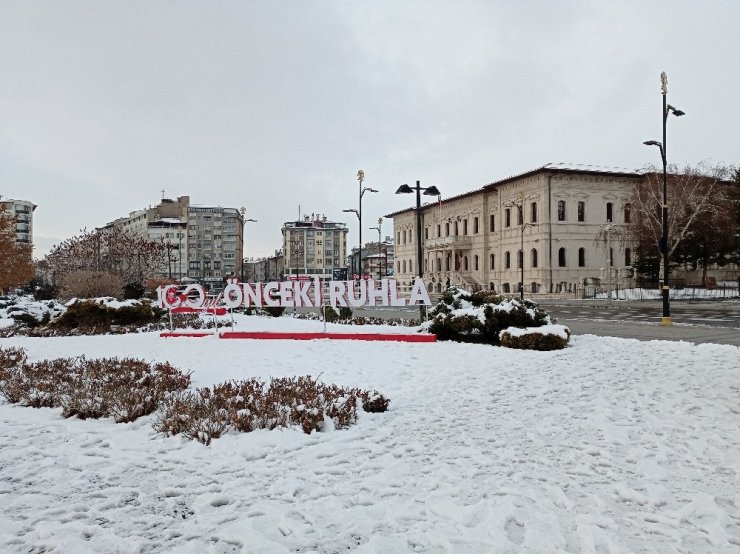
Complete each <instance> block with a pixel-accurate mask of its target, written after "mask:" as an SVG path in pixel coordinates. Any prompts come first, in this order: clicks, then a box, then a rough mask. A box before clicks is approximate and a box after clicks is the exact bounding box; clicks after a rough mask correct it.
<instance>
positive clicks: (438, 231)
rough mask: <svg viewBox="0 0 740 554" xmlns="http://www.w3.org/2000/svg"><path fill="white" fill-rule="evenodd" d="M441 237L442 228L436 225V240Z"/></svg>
mask: <svg viewBox="0 0 740 554" xmlns="http://www.w3.org/2000/svg"><path fill="white" fill-rule="evenodd" d="M441 236H442V226H441V225H440V224H439V223H438V224H437V238H439V237H441Z"/></svg>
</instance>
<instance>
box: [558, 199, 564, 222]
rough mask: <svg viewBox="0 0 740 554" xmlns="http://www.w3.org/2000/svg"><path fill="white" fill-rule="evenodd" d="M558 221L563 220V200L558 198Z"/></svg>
mask: <svg viewBox="0 0 740 554" xmlns="http://www.w3.org/2000/svg"><path fill="white" fill-rule="evenodd" d="M558 221H565V200H558Z"/></svg>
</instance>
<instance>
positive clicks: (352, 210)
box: [342, 208, 362, 275]
mask: <svg viewBox="0 0 740 554" xmlns="http://www.w3.org/2000/svg"><path fill="white" fill-rule="evenodd" d="M342 211H343V212H347V213H353V214H355V215H356V216H357V219H358V220H359V221H360V225H362V220H361V219H360V212H358V211H357V210H355V209H354V208H350V209H349V210H342ZM360 236H362V233H360ZM361 265H362V245H360V257H359V260H358V262H357V271H356V272H355V255H354V254H352V273H354V274H357V275H359V274H360V266H361Z"/></svg>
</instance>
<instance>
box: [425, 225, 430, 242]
mask: <svg viewBox="0 0 740 554" xmlns="http://www.w3.org/2000/svg"><path fill="white" fill-rule="evenodd" d="M424 239H425V240H427V239H429V227H424Z"/></svg>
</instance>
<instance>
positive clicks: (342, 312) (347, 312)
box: [339, 306, 352, 321]
mask: <svg viewBox="0 0 740 554" xmlns="http://www.w3.org/2000/svg"><path fill="white" fill-rule="evenodd" d="M339 319H341V320H342V321H348V320H350V319H352V308H350V307H349V306H342V307H340V308H339Z"/></svg>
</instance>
